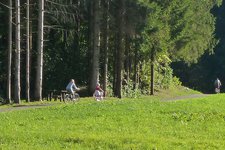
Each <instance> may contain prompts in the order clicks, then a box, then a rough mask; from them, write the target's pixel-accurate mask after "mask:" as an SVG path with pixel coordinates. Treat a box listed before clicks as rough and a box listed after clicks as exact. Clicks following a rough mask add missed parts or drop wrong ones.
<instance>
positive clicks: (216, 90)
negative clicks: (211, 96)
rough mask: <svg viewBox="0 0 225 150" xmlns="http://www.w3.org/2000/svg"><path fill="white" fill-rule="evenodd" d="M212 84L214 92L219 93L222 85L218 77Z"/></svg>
mask: <svg viewBox="0 0 225 150" xmlns="http://www.w3.org/2000/svg"><path fill="white" fill-rule="evenodd" d="M214 86H215V92H216V93H220V87H221V86H222V84H221V82H220V80H219V78H217V79H216V81H215V82H214Z"/></svg>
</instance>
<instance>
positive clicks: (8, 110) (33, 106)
mask: <svg viewBox="0 0 225 150" xmlns="http://www.w3.org/2000/svg"><path fill="white" fill-rule="evenodd" d="M53 105H56V104H38V105H17V106H13V107H6V108H0V113H1V112H10V111H14V110H24V109H34V108H42V107H47V106H53Z"/></svg>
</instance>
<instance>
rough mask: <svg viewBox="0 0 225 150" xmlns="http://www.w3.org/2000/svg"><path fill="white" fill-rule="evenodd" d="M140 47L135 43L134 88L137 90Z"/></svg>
mask: <svg viewBox="0 0 225 150" xmlns="http://www.w3.org/2000/svg"><path fill="white" fill-rule="evenodd" d="M137 68H138V48H137V44H135V51H134V79H133V80H134V87H133V89H134V90H135V89H136V88H137V74H138V70H137Z"/></svg>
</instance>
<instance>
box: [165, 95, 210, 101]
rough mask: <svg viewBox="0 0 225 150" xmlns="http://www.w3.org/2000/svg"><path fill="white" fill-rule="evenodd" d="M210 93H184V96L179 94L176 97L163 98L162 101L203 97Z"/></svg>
mask: <svg viewBox="0 0 225 150" xmlns="http://www.w3.org/2000/svg"><path fill="white" fill-rule="evenodd" d="M209 95H210V94H192V95H183V96H177V97H174V98H164V99H161V101H176V100H186V99H192V98H201V97H206V96H209Z"/></svg>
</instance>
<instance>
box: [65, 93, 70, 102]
mask: <svg viewBox="0 0 225 150" xmlns="http://www.w3.org/2000/svg"><path fill="white" fill-rule="evenodd" d="M70 100H71V98H70V94H66V95H65V98H64V102H68V101H70Z"/></svg>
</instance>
